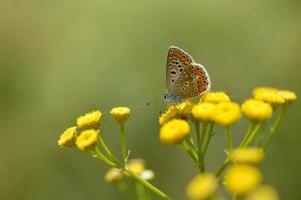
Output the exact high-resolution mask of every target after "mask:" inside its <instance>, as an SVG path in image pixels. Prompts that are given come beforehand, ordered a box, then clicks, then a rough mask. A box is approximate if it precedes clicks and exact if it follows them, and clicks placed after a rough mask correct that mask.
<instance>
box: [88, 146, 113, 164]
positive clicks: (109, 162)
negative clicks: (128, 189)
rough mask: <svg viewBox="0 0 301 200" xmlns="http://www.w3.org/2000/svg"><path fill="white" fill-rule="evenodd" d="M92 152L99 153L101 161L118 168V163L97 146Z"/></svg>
mask: <svg viewBox="0 0 301 200" xmlns="http://www.w3.org/2000/svg"><path fill="white" fill-rule="evenodd" d="M91 152H92V153H95V154H96V155H97V158H98V159H99V160H101V161H103V162H104V163H105V164H107V165H109V166H111V167H116V168H118V166H117V165H116V163H113V162H112V161H110V160H109V159H108V158H107V157H106V156H105V155H103V154H102V153H101V152H100V151H99V149H98V148H97V147H95V149H94V151H91Z"/></svg>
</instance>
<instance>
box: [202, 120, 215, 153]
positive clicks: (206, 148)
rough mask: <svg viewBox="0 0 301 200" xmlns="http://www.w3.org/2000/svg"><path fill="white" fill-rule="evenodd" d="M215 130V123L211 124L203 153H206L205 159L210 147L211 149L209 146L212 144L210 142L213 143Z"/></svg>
mask: <svg viewBox="0 0 301 200" xmlns="http://www.w3.org/2000/svg"><path fill="white" fill-rule="evenodd" d="M213 129H214V122H211V123H210V124H209V132H208V134H207V139H206V143H205V146H204V150H203V153H204V157H205V155H206V153H207V150H208V147H209V144H210V141H211V138H212V136H213V135H212V132H213Z"/></svg>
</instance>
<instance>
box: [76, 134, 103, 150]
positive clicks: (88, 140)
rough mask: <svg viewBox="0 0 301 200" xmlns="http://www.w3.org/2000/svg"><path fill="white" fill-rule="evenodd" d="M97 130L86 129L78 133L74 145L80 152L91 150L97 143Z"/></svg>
mask: <svg viewBox="0 0 301 200" xmlns="http://www.w3.org/2000/svg"><path fill="white" fill-rule="evenodd" d="M98 137H99V130H94V129H88V130H84V131H82V132H81V133H80V135H79V136H78V137H77V138H76V141H75V144H76V146H77V148H79V149H80V150H82V151H85V150H90V149H93V148H94V147H95V146H96V144H97V141H98Z"/></svg>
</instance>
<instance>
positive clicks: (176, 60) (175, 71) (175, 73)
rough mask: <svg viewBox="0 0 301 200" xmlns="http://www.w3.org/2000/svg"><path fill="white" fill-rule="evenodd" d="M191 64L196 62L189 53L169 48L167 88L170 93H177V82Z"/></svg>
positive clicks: (172, 47)
mask: <svg viewBox="0 0 301 200" xmlns="http://www.w3.org/2000/svg"><path fill="white" fill-rule="evenodd" d="M191 63H194V60H193V58H192V57H191V56H190V55H189V54H188V53H186V52H185V51H183V50H182V49H180V48H178V47H174V46H171V47H169V50H168V55H167V63H166V88H167V90H168V92H169V93H171V94H174V93H175V91H174V88H175V87H174V85H175V82H176V80H177V79H178V77H179V75H180V74H181V73H182V72H183V71H184V69H185V68H186V67H187V66H188V65H190V64H191Z"/></svg>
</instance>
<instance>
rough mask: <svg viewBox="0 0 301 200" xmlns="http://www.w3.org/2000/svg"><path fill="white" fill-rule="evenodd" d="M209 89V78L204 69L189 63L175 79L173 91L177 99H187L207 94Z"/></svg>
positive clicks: (199, 65)
mask: <svg viewBox="0 0 301 200" xmlns="http://www.w3.org/2000/svg"><path fill="white" fill-rule="evenodd" d="M210 87H211V82H210V77H209V74H208V72H207V70H206V69H205V67H204V66H203V65H201V64H197V63H191V64H190V65H189V66H187V67H186V68H185V69H184V70H183V71H182V73H181V74H180V75H179V76H178V78H177V79H176V81H175V84H174V91H175V94H176V95H177V96H178V97H179V98H181V99H189V98H192V97H196V96H198V95H201V94H203V93H205V92H207V91H208V90H210Z"/></svg>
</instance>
